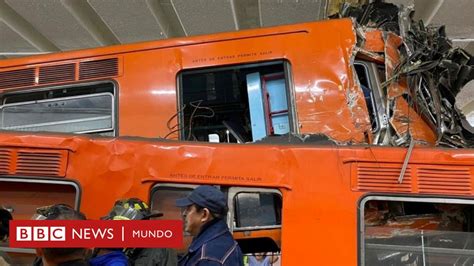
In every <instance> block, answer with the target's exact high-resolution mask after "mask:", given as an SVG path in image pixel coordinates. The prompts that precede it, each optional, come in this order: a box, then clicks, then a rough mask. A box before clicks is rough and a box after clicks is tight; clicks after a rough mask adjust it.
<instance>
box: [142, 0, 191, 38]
mask: <svg viewBox="0 0 474 266" xmlns="http://www.w3.org/2000/svg"><path fill="white" fill-rule="evenodd" d="M146 4H147V6H148V8H149V9H150V10H151V13H152V14H153V17H154V18H155V20H156V23H158V25H159V27H160V28H161V29H162V31H163V36H164V37H165V38H172V37H180V36H183V35H184V31H183V28H182V24H181V23H180V22H178V18H177V15H176V13H174V12H176V10H175V9H174V8H173V9H172V10H173V12H172V13H174V14H169V13H170V9H168V12H166V11H165V10H164V8H163V6H162V5H171V3H160V2H159V1H157V0H146Z"/></svg>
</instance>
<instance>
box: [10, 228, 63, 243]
mask: <svg viewBox="0 0 474 266" xmlns="http://www.w3.org/2000/svg"><path fill="white" fill-rule="evenodd" d="M16 240H17V241H66V227H64V226H50V227H48V226H18V227H16Z"/></svg>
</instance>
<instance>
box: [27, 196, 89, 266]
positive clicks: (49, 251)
mask: <svg viewBox="0 0 474 266" xmlns="http://www.w3.org/2000/svg"><path fill="white" fill-rule="evenodd" d="M33 219H34V220H86V216H85V215H84V214H83V213H81V212H79V211H76V210H75V209H74V208H72V207H71V206H69V205H67V204H56V205H51V206H45V207H41V208H38V209H37V210H36V214H35V215H34V216H33ZM87 253H88V249H86V248H37V249H36V255H37V259H36V260H35V262H33V265H63V266H65V265H71V266H72V265H74V266H85V265H89V263H88V262H87V260H86V256H87Z"/></svg>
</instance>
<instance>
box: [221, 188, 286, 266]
mask: <svg viewBox="0 0 474 266" xmlns="http://www.w3.org/2000/svg"><path fill="white" fill-rule="evenodd" d="M228 205H229V214H230V215H229V216H228V223H229V225H230V229H231V230H232V231H233V235H234V238H235V239H236V241H237V242H238V243H239V246H240V248H241V250H242V252H243V253H244V254H246V255H248V256H249V257H252V256H255V255H258V254H260V253H263V254H267V255H269V256H270V257H269V259H271V260H275V261H276V260H278V259H279V258H280V255H281V254H280V248H281V226H282V195H281V192H280V191H279V190H277V189H264V188H243V187H231V188H229V192H228Z"/></svg>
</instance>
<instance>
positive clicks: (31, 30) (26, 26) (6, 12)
mask: <svg viewBox="0 0 474 266" xmlns="http://www.w3.org/2000/svg"><path fill="white" fill-rule="evenodd" d="M0 19H1V20H3V22H4V23H5V24H7V25H8V26H9V27H10V28H11V29H12V30H14V31H15V32H16V33H18V34H19V35H20V36H21V37H22V38H23V39H25V40H26V41H27V42H28V43H30V44H31V45H32V46H34V47H35V48H36V49H38V50H39V51H41V52H56V51H60V49H59V48H58V47H57V46H56V45H54V44H53V43H52V42H51V41H49V40H48V39H47V38H46V37H44V36H43V35H42V34H41V33H40V32H38V31H37V30H36V29H35V27H34V26H33V25H31V24H30V23H29V22H28V21H26V20H25V19H24V18H23V17H22V16H20V15H19V14H18V13H17V12H16V11H15V10H14V9H13V8H11V7H10V6H9V5H8V4H7V3H5V1H4V0H0Z"/></svg>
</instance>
